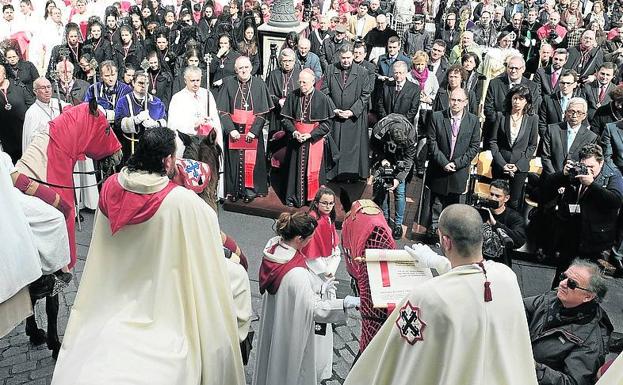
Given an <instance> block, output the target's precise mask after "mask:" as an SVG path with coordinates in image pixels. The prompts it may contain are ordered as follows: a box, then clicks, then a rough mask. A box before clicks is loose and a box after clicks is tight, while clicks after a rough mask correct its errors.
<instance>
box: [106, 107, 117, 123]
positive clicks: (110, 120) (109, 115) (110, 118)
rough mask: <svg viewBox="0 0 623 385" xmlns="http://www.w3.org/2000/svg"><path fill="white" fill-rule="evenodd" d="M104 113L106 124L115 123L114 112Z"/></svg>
mask: <svg viewBox="0 0 623 385" xmlns="http://www.w3.org/2000/svg"><path fill="white" fill-rule="evenodd" d="M104 111H106V120H108V123H114V122H115V111H114V110H104Z"/></svg>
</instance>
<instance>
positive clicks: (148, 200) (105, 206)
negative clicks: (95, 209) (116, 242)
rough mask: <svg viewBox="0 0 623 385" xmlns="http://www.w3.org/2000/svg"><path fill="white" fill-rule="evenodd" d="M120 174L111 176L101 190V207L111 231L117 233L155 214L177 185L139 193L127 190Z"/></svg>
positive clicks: (170, 184) (170, 183) (171, 183)
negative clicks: (147, 192) (121, 181)
mask: <svg viewBox="0 0 623 385" xmlns="http://www.w3.org/2000/svg"><path fill="white" fill-rule="evenodd" d="M118 177H119V174H115V175H112V176H110V177H109V178H108V179H107V180H106V182H105V183H104V186H103V187H102V191H101V192H100V202H99V208H100V210H101V211H102V213H104V215H106V217H108V220H109V221H110V231H111V232H112V233H113V234H115V233H116V232H117V231H119V230H121V228H123V227H124V226H126V225H135V224H139V223H143V222H145V221H148V220H149V219H150V218H151V217H153V216H154V214H155V213H156V211H158V208H160V205H161V204H162V201H163V200H164V198H165V197H166V196H167V195H168V194H169V193H170V192H171V190H173V189H174V188H175V187H177V185H176V184H175V183H173V182H169V184H168V185H167V186H166V187H165V188H163V189H162V190H160V191H158V192H157V193H154V194H137V193H133V192H131V191H128V190H125V189H124V188H123V186H121V184H120V183H119V179H118Z"/></svg>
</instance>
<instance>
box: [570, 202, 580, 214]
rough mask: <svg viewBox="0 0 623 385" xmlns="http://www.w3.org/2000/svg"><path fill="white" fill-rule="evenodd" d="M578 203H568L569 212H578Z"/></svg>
mask: <svg viewBox="0 0 623 385" xmlns="http://www.w3.org/2000/svg"><path fill="white" fill-rule="evenodd" d="M580 213H581V211H580V205H578V204H570V205H569V214H580Z"/></svg>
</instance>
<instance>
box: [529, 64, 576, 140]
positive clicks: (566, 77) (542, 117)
mask: <svg viewBox="0 0 623 385" xmlns="http://www.w3.org/2000/svg"><path fill="white" fill-rule="evenodd" d="M557 85H558V86H559V90H558V91H557V92H555V93H553V94H551V95H546V96H544V97H543V103H541V106H540V107H539V135H540V136H541V137H542V136H543V134H544V133H545V130H547V126H548V125H550V124H555V123H560V122H562V121H563V118H564V116H565V111H566V110H567V107H568V106H569V101H570V100H571V98H573V97H575V96H581V92H579V95H578V93H576V90H577V89H578V74H577V72H575V71H574V70H570V69H564V70H563V71H562V73H561V75H560V80H559V81H558V84H557Z"/></svg>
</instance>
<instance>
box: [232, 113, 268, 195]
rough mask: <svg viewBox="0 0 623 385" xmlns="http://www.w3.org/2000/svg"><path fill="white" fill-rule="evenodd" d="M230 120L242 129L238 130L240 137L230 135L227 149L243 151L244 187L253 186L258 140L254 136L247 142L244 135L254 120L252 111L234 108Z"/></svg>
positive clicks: (249, 129)
mask: <svg viewBox="0 0 623 385" xmlns="http://www.w3.org/2000/svg"><path fill="white" fill-rule="evenodd" d="M231 120H232V122H234V124H237V125H239V126H241V127H242V128H244V130H243V131H241V132H240V139H238V140H236V141H234V140H233V139H232V138H231V136H230V137H229V149H230V150H241V151H244V155H243V156H244V187H246V188H253V186H254V185H253V170H254V169H255V158H256V157H257V143H258V140H257V138H254V139H253V140H252V141H251V142H248V143H247V141H246V140H245V139H246V138H245V136H246V135H247V134H248V133H249V132H250V131H251V126H252V125H253V122H255V115H254V114H253V111H246V110H239V109H234V113H233V114H231ZM260 135H261V134H260Z"/></svg>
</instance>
